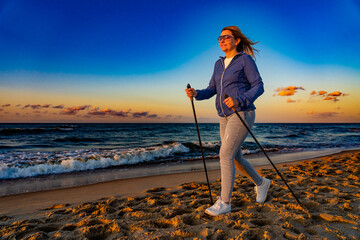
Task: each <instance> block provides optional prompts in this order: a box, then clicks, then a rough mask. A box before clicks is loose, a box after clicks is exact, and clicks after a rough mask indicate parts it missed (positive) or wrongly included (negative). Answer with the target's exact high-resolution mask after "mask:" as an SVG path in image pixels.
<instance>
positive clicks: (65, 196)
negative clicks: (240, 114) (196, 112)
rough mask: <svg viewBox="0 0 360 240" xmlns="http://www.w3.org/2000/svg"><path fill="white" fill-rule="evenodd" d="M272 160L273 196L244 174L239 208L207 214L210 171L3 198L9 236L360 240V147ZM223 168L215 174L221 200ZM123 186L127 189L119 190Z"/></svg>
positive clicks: (266, 171) (0, 205)
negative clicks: (260, 192)
mask: <svg viewBox="0 0 360 240" xmlns="http://www.w3.org/2000/svg"><path fill="white" fill-rule="evenodd" d="M278 169H279V170H280V171H281V172H282V174H283V175H284V177H285V179H286V180H287V181H288V183H289V185H290V187H291V188H292V189H293V191H294V192H295V194H296V195H297V196H298V198H299V199H300V201H301V202H302V204H303V205H304V206H305V207H306V209H307V210H308V212H309V213H310V215H311V218H309V216H308V214H307V211H304V210H303V209H302V208H301V207H300V206H299V205H298V204H297V203H296V201H295V199H294V198H293V197H292V195H291V193H290V192H289V191H288V189H287V188H286V186H285V185H284V183H283V182H282V180H281V179H280V177H279V176H278V175H277V174H276V172H275V170H273V169H272V168H271V167H270V166H268V167H263V168H262V169H259V170H258V171H259V172H260V173H261V175H263V176H266V177H267V178H269V179H271V180H272V186H271V188H270V191H269V194H268V199H267V201H266V202H265V203H264V204H259V203H256V202H255V192H254V186H253V184H252V183H251V182H250V181H249V180H248V179H246V178H245V177H244V176H241V175H238V176H237V177H236V182H235V186H234V193H233V198H232V202H231V204H232V212H231V213H230V214H225V215H222V216H218V217H210V216H207V215H206V214H205V213H204V211H205V209H206V208H207V207H209V196H208V189H207V185H206V183H205V182H204V175H203V174H202V173H186V174H185V173H183V174H172V175H167V176H153V177H147V178H140V179H128V180H118V181H112V182H107V183H100V184H94V185H89V186H84V187H76V188H68V189H60V190H52V191H44V192H39V193H29V194H21V195H14V196H7V197H1V198H0V236H1V239H48V238H51V239H360V229H359V223H360V179H359V176H360V151H347V152H344V153H340V154H335V155H331V156H326V157H322V158H317V159H311V160H306V161H301V162H298V163H292V164H287V165H278ZM218 176H219V171H212V172H211V173H210V179H211V189H212V193H213V198H214V199H215V198H216V196H217V195H219V193H220V179H217V178H218ZM119 192H121V193H122V195H121V196H120V195H118V194H119Z"/></svg>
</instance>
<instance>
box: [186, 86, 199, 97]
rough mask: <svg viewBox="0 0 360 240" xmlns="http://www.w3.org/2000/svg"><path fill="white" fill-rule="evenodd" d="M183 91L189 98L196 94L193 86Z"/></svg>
mask: <svg viewBox="0 0 360 240" xmlns="http://www.w3.org/2000/svg"><path fill="white" fill-rule="evenodd" d="M185 92H186V94H187V96H188V97H189V98H194V97H196V96H197V91H196V90H195V89H193V88H187V89H185Z"/></svg>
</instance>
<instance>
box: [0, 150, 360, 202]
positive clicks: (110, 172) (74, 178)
mask: <svg viewBox="0 0 360 240" xmlns="http://www.w3.org/2000/svg"><path fill="white" fill-rule="evenodd" d="M351 150H359V149H345V150H344V149H327V150H315V151H298V152H288V153H273V152H270V153H268V155H269V156H270V158H271V160H272V161H273V162H274V164H280V163H291V162H294V161H300V160H305V159H309V158H315V157H322V156H327V155H330V154H335V153H339V152H342V151H351ZM245 158H246V159H248V160H249V161H250V163H251V164H252V165H253V166H254V167H257V166H266V165H270V163H269V161H268V160H267V159H266V157H265V156H264V154H263V153H262V152H259V153H256V154H250V155H246V156H245ZM206 165H207V169H208V170H219V169H220V165H219V159H218V158H210V159H206ZM203 171H204V167H203V162H202V160H194V161H185V162H182V163H177V162H164V163H159V164H155V163H154V164H148V165H144V166H140V167H137V166H129V167H121V166H118V167H112V168H105V169H94V170H90V171H80V172H71V173H61V174H52V175H41V176H35V177H30V178H19V179H2V180H0V197H4V196H10V195H17V194H25V193H33V192H40V191H47V190H57V189H64V188H71V187H80V186H87V185H92V184H97V183H103V182H108V181H115V180H125V179H135V178H142V177H149V176H162V175H169V174H177V173H191V172H203Z"/></svg>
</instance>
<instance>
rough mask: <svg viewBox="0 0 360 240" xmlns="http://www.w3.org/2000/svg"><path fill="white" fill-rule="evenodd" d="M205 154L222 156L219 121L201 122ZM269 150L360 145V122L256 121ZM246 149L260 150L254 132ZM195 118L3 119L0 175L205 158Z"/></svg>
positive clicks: (259, 135)
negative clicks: (185, 120) (68, 121)
mask: <svg viewBox="0 0 360 240" xmlns="http://www.w3.org/2000/svg"><path fill="white" fill-rule="evenodd" d="M199 131H200V135H201V140H202V146H203V152H204V157H205V158H206V159H211V158H217V157H218V154H219V149H220V145H221V143H220V136H219V124H218V123H200V124H199ZM252 132H253V134H254V135H255V136H256V138H257V140H258V141H259V142H260V143H261V145H262V146H263V148H264V149H265V151H267V152H271V153H279V154H281V153H291V152H307V151H323V150H328V149H332V150H334V149H338V150H347V149H354V148H359V147H360V141H359V140H360V124H358V123H356V124H348V123H346V124H343V123H324V124H317V123H311V124H310V123H302V124H300V123H256V124H255V125H254V127H253V128H252ZM242 151H243V154H244V155H245V156H246V155H252V154H257V153H259V152H260V149H259V147H258V146H257V144H256V143H255V141H254V140H253V139H252V137H251V136H250V135H249V136H248V137H247V139H246V140H245V142H244V144H243V147H242ZM201 158H202V157H201V151H200V148H199V140H198V135H197V131H196V126H195V124H194V123H159V124H154V123H94V124H93V123H91V124H90V123H89V124H87V123H77V124H73V123H72V124H63V123H61V124H55V123H41V124H39V123H36V124H29V123H23V124H0V180H9V179H22V178H32V177H36V176H44V175H57V174H64V173H77V172H85V171H88V172H91V171H94V170H98V169H108V168H114V167H121V168H129V167H131V168H132V169H134V168H139V169H140V168H144V167H146V166H149V165H152V166H154V165H155V166H156V165H157V164H164V163H171V164H173V165H174V164H175V165H178V166H181V164H184V163H186V162H188V161H194V160H199V159H201Z"/></svg>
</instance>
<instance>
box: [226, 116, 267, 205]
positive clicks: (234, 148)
mask: <svg viewBox="0 0 360 240" xmlns="http://www.w3.org/2000/svg"><path fill="white" fill-rule="evenodd" d="M239 114H240V115H241V116H242V118H243V119H244V120H245V121H246V122H247V124H248V126H249V127H251V126H252V125H253V124H254V120H255V112H254V111H246V112H239ZM247 134H248V131H247V129H246V127H245V126H244V125H243V124H242V122H241V121H240V119H239V118H237V116H236V115H235V114H232V115H230V116H228V117H226V118H221V119H220V137H221V148H220V166H221V200H222V201H224V202H230V198H231V194H232V190H233V187H234V181H235V164H234V158H235V156H236V155H237V154H238V152H239V150H240V151H241V145H242V143H243V142H244V140H245V138H246V136H247ZM249 165H250V164H249ZM250 166H251V165H250ZM243 167H244V166H243ZM247 167H248V166H247V165H246V164H245V167H244V169H245V170H246V172H247V173H249V172H248V171H247ZM255 172H256V171H255ZM250 176H251V175H250ZM260 178H261V177H260Z"/></svg>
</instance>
